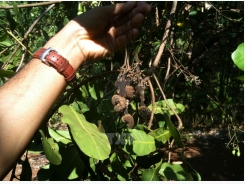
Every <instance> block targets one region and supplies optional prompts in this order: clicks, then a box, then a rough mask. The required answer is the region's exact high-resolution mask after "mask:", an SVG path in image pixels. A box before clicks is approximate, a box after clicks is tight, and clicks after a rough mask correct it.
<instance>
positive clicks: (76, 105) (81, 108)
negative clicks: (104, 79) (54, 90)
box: [72, 101, 89, 114]
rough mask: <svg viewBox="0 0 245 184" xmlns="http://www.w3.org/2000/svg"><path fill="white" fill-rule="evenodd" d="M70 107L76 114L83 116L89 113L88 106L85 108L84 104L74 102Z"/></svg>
mask: <svg viewBox="0 0 245 184" xmlns="http://www.w3.org/2000/svg"><path fill="white" fill-rule="evenodd" d="M72 106H73V107H74V109H75V110H76V111H77V112H78V113H80V114H83V113H85V112H87V111H89V108H88V106H87V105H86V104H85V103H83V102H80V101H75V102H73V103H72Z"/></svg>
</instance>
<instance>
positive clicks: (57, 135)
mask: <svg viewBox="0 0 245 184" xmlns="http://www.w3.org/2000/svg"><path fill="white" fill-rule="evenodd" d="M48 131H49V135H50V136H51V137H53V138H54V139H55V141H56V142H62V143H63V144H68V143H70V142H71V137H70V134H69V131H68V130H56V131H55V130H53V129H51V128H49V129H48Z"/></svg>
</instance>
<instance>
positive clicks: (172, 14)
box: [151, 1, 177, 71]
mask: <svg viewBox="0 0 245 184" xmlns="http://www.w3.org/2000/svg"><path fill="white" fill-rule="evenodd" d="M176 7H177V1H173V4H172V8H171V11H170V15H169V19H168V22H167V24H166V27H165V32H164V35H163V38H162V43H161V45H160V47H159V50H158V53H157V56H156V58H155V60H154V62H153V64H152V66H151V68H152V70H153V71H154V70H155V69H156V67H157V66H158V64H159V61H160V59H161V56H162V53H163V51H164V48H165V45H166V42H167V37H168V35H169V31H170V28H171V25H172V21H173V19H174V16H175V11H176Z"/></svg>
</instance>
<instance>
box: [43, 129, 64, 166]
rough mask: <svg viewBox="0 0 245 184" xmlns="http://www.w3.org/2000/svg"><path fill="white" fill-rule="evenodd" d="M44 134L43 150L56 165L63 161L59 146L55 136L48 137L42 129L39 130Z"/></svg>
mask: <svg viewBox="0 0 245 184" xmlns="http://www.w3.org/2000/svg"><path fill="white" fill-rule="evenodd" d="M39 131H40V133H41V136H42V143H43V151H44V153H45V155H46V157H47V159H48V160H49V161H50V163H52V164H54V165H59V164H60V163H61V160H62V157H61V155H60V154H59V146H58V144H57V143H55V142H54V140H53V138H47V137H46V136H45V134H44V132H43V131H42V130H39Z"/></svg>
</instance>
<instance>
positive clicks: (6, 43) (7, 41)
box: [0, 40, 12, 47]
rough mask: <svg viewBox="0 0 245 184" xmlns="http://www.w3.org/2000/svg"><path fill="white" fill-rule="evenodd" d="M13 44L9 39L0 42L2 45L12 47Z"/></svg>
mask: <svg viewBox="0 0 245 184" xmlns="http://www.w3.org/2000/svg"><path fill="white" fill-rule="evenodd" d="M11 45H12V44H11V42H10V41H9V40H5V41H2V42H0V46H5V47H10V46H11Z"/></svg>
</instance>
